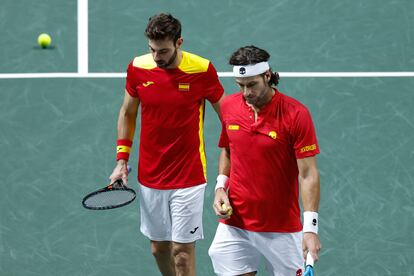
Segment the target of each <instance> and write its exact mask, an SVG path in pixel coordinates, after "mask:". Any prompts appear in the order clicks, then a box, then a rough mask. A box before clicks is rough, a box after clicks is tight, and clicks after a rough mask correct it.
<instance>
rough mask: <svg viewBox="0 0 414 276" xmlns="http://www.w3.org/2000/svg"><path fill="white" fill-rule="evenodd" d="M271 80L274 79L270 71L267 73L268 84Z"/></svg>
mask: <svg viewBox="0 0 414 276" xmlns="http://www.w3.org/2000/svg"><path fill="white" fill-rule="evenodd" d="M271 78H272V73H271V72H270V70H267V72H266V73H265V80H266V82H269V81H270V79H271Z"/></svg>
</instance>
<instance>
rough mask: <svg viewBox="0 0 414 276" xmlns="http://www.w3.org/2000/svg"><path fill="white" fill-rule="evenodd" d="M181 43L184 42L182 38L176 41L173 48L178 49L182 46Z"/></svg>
mask: <svg viewBox="0 0 414 276" xmlns="http://www.w3.org/2000/svg"><path fill="white" fill-rule="evenodd" d="M183 42H184V39H183V38H182V37H180V38H179V39H177V42H176V43H175V48H180V47H181V45H183Z"/></svg>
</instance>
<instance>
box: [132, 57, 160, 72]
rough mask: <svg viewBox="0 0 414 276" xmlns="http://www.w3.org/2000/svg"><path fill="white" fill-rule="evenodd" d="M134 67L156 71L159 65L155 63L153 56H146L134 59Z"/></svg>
mask: <svg viewBox="0 0 414 276" xmlns="http://www.w3.org/2000/svg"><path fill="white" fill-rule="evenodd" d="M132 65H134V67H138V68H142V69H147V70H149V69H154V68H155V67H157V64H156V63H155V61H154V59H153V58H152V55H151V54H146V55H143V56H139V57H136V58H134V61H133V63H132Z"/></svg>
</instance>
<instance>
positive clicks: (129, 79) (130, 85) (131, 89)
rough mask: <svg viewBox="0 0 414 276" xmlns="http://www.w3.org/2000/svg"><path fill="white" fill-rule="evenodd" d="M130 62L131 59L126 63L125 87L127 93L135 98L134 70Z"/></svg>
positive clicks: (135, 81)
mask: <svg viewBox="0 0 414 276" xmlns="http://www.w3.org/2000/svg"><path fill="white" fill-rule="evenodd" d="M132 63H133V61H131V63H130V64H129V65H128V69H127V76H126V84H125V89H126V91H127V92H128V93H129V95H131V97H134V98H137V97H138V91H137V78H136V75H135V74H136V71H135V68H134V66H133V64H132Z"/></svg>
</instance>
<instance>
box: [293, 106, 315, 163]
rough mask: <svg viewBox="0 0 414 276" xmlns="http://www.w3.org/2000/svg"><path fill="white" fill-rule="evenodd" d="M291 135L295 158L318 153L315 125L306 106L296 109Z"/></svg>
mask: <svg viewBox="0 0 414 276" xmlns="http://www.w3.org/2000/svg"><path fill="white" fill-rule="evenodd" d="M292 135H293V139H294V140H293V145H294V150H295V155H296V158H297V159H302V158H306V157H310V156H314V155H316V154H318V153H319V146H318V141H317V139H316V132H315V127H314V125H313V122H312V117H311V115H310V113H309V111H308V109H306V107H302V108H300V109H299V110H298V111H297V113H296V116H295V118H294V122H293V127H292Z"/></svg>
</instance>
